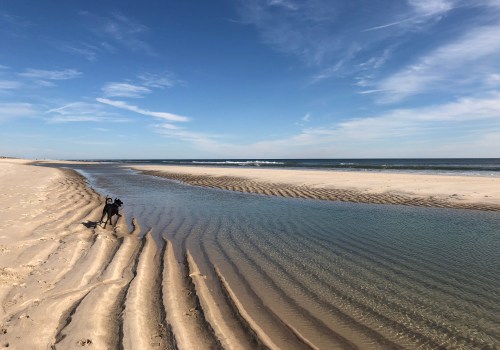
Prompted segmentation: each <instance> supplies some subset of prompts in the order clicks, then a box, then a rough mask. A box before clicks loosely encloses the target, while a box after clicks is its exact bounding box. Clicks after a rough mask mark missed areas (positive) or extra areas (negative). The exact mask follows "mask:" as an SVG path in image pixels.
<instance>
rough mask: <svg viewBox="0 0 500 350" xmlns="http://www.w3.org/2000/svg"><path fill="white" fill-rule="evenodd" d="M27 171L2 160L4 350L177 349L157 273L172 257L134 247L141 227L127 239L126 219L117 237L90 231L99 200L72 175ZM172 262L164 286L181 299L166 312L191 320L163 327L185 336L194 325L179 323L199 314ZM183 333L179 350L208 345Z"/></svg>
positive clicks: (0, 307)
mask: <svg viewBox="0 0 500 350" xmlns="http://www.w3.org/2000/svg"><path fill="white" fill-rule="evenodd" d="M27 164H28V161H24V160H18V159H2V160H0V183H1V184H2V186H1V190H0V214H1V216H2V221H1V223H0V250H1V254H0V348H9V349H74V348H79V347H86V346H88V347H91V348H94V349H117V348H125V349H151V348H154V349H170V348H174V343H175V341H174V338H173V336H172V329H171V328H170V327H169V326H167V325H166V321H165V311H162V310H163V306H162V305H161V300H162V298H161V293H162V292H161V290H162V288H161V286H162V284H163V282H162V275H161V273H162V271H161V270H160V261H161V260H162V259H163V257H162V255H163V254H165V255H166V258H167V257H169V256H172V254H173V252H172V250H171V249H169V250H168V251H167V250H165V249H164V248H165V245H164V246H158V244H157V243H156V242H155V241H154V240H153V238H152V237H151V235H146V237H145V238H143V239H139V238H138V237H137V232H138V230H139V227H138V226H135V227H134V230H133V231H132V232H128V231H127V225H126V224H125V218H122V219H121V221H120V222H119V223H118V225H117V226H116V227H114V228H111V227H110V226H108V228H107V229H103V228H102V227H100V226H99V225H96V222H97V221H98V220H99V219H100V215H101V210H102V205H103V198H102V197H101V196H100V195H99V194H97V193H96V192H94V191H93V190H92V189H90V188H89V187H88V186H87V184H86V181H85V179H84V178H82V177H81V176H80V175H78V174H77V173H75V172H73V171H70V170H60V169H50V168H45V167H37V166H32V165H27ZM169 259H170V260H173V262H172V264H171V265H170V267H171V269H166V271H170V275H171V276H169V277H168V278H177V279H178V281H179V287H178V288H177V289H175V288H174V289H169V290H170V292H171V293H177V294H178V295H176V296H174V297H173V298H174V299H172V298H170V299H169V300H171V304H172V305H171V306H169V313H171V314H179V315H180V316H179V318H181V319H182V318H188V320H187V321H185V322H184V323H183V324H180V325H179V324H178V322H177V323H176V322H175V320H172V321H171V322H169V324H173V325H174V326H175V327H176V330H175V331H176V333H186V331H185V329H188V330H189V329H191V328H196V325H197V324H198V323H199V320H198V319H197V318H195V317H186V316H185V314H189V315H191V314H193V312H195V310H196V308H197V307H196V304H195V301H194V299H193V298H192V297H188V296H187V295H188V294H189V295H192V294H193V293H192V292H191V291H189V290H190V289H189V288H187V287H186V286H185V285H184V284H185V278H184V271H183V270H182V268H183V266H184V265H183V264H179V263H178V262H177V261H176V260H175V259H172V258H171V257H170V258H169ZM175 265H180V267H178V266H175ZM181 271H182V272H181ZM176 273H177V274H176ZM186 288H187V289H186ZM187 292H189V293H187ZM189 310H191V311H189ZM187 334H188V336H187V340H182V339H178V341H177V347H178V348H184V349H189V348H191V349H192V348H200V349H201V348H209V347H210V346H207V345H206V344H207V343H208V344H212V343H213V339H212V338H209V340H207V337H205V335H204V334H203V332H202V333H201V334H200V332H198V334H197V333H189V332H187ZM194 335H197V336H194ZM186 344H187V345H186Z"/></svg>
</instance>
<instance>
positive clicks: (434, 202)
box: [142, 170, 500, 211]
mask: <svg viewBox="0 0 500 350" xmlns="http://www.w3.org/2000/svg"><path fill="white" fill-rule="evenodd" d="M142 172H143V173H144V174H148V175H153V176H159V177H164V178H167V179H171V180H175V181H180V182H182V183H186V184H189V185H193V186H202V187H210V188H217V189H222V190H229V191H238V192H244V193H256V194H263V195H268V196H277V197H294V198H306V199H320V200H330V201H341V202H353V203H370V204H396V205H409V206H418V207H436V208H455V209H475V210H485V211H500V205H495V204H487V203H459V202H455V201H447V200H443V199H438V198H433V197H426V198H423V197H411V196H406V195H401V194H395V193H366V192H360V191H353V190H346V189H333V188H316V187H308V186H297V185H291V184H284V183H266V182H257V181H253V180H250V179H247V178H242V177H233V176H212V175H197V174H185V173H172V172H163V171H156V170H143V171H142Z"/></svg>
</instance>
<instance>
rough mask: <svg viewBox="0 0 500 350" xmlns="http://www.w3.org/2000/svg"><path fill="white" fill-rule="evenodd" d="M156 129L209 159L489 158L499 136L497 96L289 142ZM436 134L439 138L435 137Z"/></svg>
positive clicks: (399, 112)
mask: <svg viewBox="0 0 500 350" xmlns="http://www.w3.org/2000/svg"><path fill="white" fill-rule="evenodd" d="M478 122H480V123H478ZM155 128H156V131H157V132H158V133H160V134H162V135H164V136H166V137H169V138H174V139H177V140H180V141H184V142H187V143H188V144H190V145H191V146H192V147H194V148H195V149H198V150H199V151H203V152H207V153H208V154H209V155H211V156H222V155H227V154H231V155H232V156H233V157H278V158H279V157H284V156H294V157H298V156H308V157H311V156H316V157H318V156H320V157H327V156H328V157H332V156H340V157H341V156H344V157H346V156H352V157H360V156H370V157H377V156H378V157H388V156H392V157H397V156H401V155H404V154H406V155H408V154H412V155H415V156H417V155H418V156H420V157H422V156H428V157H430V156H433V157H436V156H443V157H449V156H453V155H454V154H456V152H457V149H459V150H461V151H463V153H460V154H465V155H467V156H473V157H478V156H492V155H493V154H494V151H490V149H491V147H500V138H498V139H495V135H496V136H498V135H500V91H493V92H491V93H490V94H488V96H486V97H483V98H478V97H463V98H459V99H457V100H455V101H453V102H450V103H445V104H441V105H433V106H429V107H423V108H416V109H395V110H390V111H387V112H385V113H381V114H379V115H376V116H368V117H364V118H356V119H350V120H345V121H342V122H338V123H335V124H332V125H327V126H317V127H308V128H304V129H302V130H301V131H300V133H298V134H295V135H291V136H289V137H287V138H282V139H268V140H262V141H258V142H254V143H250V144H243V145H242V144H235V143H231V142H227V141H226V139H227V137H224V136H221V135H212V134H207V133H199V132H193V131H190V130H186V129H183V128H178V127H177V126H170V125H162V124H158V125H155ZM450 132H451V133H452V135H449V134H450ZM436 133H437V134H439V135H440V137H435V135H436ZM450 142H451V143H452V145H453V146H450ZM396 144H397V145H398V147H396V148H395V147H394V145H396ZM481 145H483V146H484V145H489V146H488V147H487V148H485V147H480V146H481ZM408 152H410V153H408Z"/></svg>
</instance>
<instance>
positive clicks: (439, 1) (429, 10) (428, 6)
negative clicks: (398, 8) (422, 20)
mask: <svg viewBox="0 0 500 350" xmlns="http://www.w3.org/2000/svg"><path fill="white" fill-rule="evenodd" d="M408 4H409V5H410V6H411V7H413V9H414V10H415V12H417V13H419V14H422V15H437V14H442V13H446V12H448V11H450V10H451V9H452V8H453V7H454V1H449V0H408Z"/></svg>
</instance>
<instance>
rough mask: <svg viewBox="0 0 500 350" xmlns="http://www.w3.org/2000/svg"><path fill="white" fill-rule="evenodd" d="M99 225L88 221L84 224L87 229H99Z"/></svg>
mask: <svg viewBox="0 0 500 350" xmlns="http://www.w3.org/2000/svg"><path fill="white" fill-rule="evenodd" d="M98 223H99V222H97V221H90V220H87V222H82V225H83V226H85V227H86V228H97V224H98Z"/></svg>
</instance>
